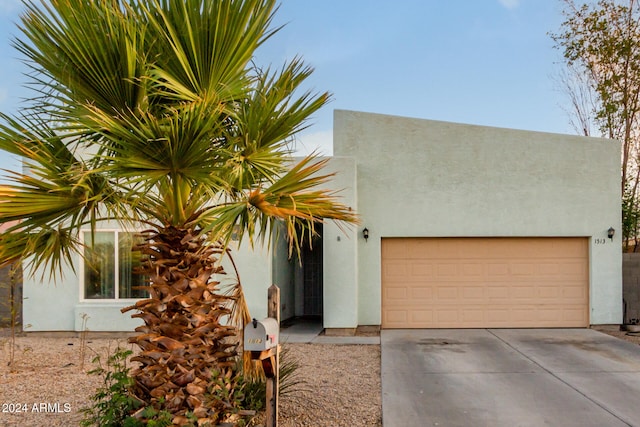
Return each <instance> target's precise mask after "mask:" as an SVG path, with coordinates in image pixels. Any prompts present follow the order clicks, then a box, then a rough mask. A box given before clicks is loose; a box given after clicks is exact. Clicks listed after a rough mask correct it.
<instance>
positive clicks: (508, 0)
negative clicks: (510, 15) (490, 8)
mask: <svg viewBox="0 0 640 427" xmlns="http://www.w3.org/2000/svg"><path fill="white" fill-rule="evenodd" d="M498 1H499V2H500V4H501V5H502V6H504V7H506V8H507V9H510V10H513V9H515V8H517V7H518V6H520V0H498Z"/></svg>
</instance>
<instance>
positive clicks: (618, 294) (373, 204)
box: [334, 110, 622, 325]
mask: <svg viewBox="0 0 640 427" xmlns="http://www.w3.org/2000/svg"><path fill="white" fill-rule="evenodd" d="M334 155H335V156H339V157H351V158H353V159H355V163H356V164H355V168H356V182H355V184H354V185H355V187H356V192H357V195H358V198H357V212H358V213H359V214H360V216H361V218H362V221H363V222H362V227H365V226H366V227H367V228H368V229H369V233H370V236H371V237H370V238H369V239H368V242H365V241H364V239H361V238H360V239H359V240H358V250H357V251H356V254H355V255H354V256H356V257H357V262H356V264H357V272H358V273H357V276H358V277H357V283H358V323H359V324H360V325H377V324H380V304H381V278H380V242H381V238H384V237H494V236H495V237H516V236H517V237H529V236H531V237H540V236H581V237H589V238H590V247H589V265H590V289H589V291H590V292H589V294H590V316H591V318H590V322H591V323H592V324H604V323H620V322H621V320H622V286H621V250H620V237H619V236H620V232H619V230H620V144H619V143H618V142H617V141H612V140H608V139H602V138H588V137H579V136H569V135H559V134H550V133H540V132H531V131H522V130H511V129H501V128H491V127H484V126H475V125H465V124H455V123H448V122H438V121H431V120H422V119H411V118H403V117H395V116H386V115H380V114H371V113H361V112H353V111H344V110H337V111H335V114H334ZM609 227H613V228H615V229H616V230H618V233H617V234H616V236H615V238H614V239H613V240H609V239H607V238H606V235H607V229H608V228H609Z"/></svg>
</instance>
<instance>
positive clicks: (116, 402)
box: [80, 347, 142, 427]
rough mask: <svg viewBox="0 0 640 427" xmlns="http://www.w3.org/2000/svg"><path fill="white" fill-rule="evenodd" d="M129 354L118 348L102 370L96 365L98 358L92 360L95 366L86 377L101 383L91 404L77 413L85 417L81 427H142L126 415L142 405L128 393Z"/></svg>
mask: <svg viewBox="0 0 640 427" xmlns="http://www.w3.org/2000/svg"><path fill="white" fill-rule="evenodd" d="M131 354H132V351H131V350H125V349H122V348H120V347H118V348H117V349H116V351H115V353H114V354H112V355H110V356H109V358H108V359H107V366H106V367H105V368H103V367H102V365H101V364H100V356H96V357H95V358H94V359H93V360H92V362H93V363H94V364H97V365H98V367H97V368H95V369H93V370H91V371H89V374H91V375H99V376H102V378H103V383H102V386H100V387H99V388H98V390H97V391H96V393H95V394H94V395H93V396H91V400H92V401H93V405H92V406H91V407H89V408H83V409H82V410H81V412H82V413H84V415H85V417H84V419H83V420H82V421H81V423H80V425H81V426H83V427H90V426H100V427H121V426H124V427H137V426H141V425H142V424H141V423H140V421H139V420H137V419H136V418H131V417H130V416H129V415H130V414H131V413H132V412H133V411H135V410H136V409H138V408H139V407H141V406H142V403H141V402H140V401H138V400H137V399H136V398H135V397H133V395H132V394H131V393H130V392H129V389H130V387H131V386H132V385H133V379H132V378H131V377H129V368H128V367H127V357H129V356H130V355H131Z"/></svg>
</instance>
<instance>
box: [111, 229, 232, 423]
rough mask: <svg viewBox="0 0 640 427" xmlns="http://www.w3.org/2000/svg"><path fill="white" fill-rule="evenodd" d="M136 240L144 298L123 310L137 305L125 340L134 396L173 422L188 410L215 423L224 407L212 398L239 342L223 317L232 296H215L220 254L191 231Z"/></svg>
mask: <svg viewBox="0 0 640 427" xmlns="http://www.w3.org/2000/svg"><path fill="white" fill-rule="evenodd" d="M143 237H144V239H145V241H144V243H142V244H141V245H139V247H138V249H139V250H140V251H141V252H142V255H143V256H142V260H143V262H142V266H141V268H140V272H141V273H143V274H145V275H147V276H148V278H149V279H150V284H149V286H148V291H149V298H147V299H143V300H140V301H138V302H137V303H136V304H135V305H134V306H131V307H126V308H124V309H123V310H122V311H123V312H125V311H129V310H133V309H135V310H139V312H138V313H136V314H133V315H132V317H138V318H141V319H142V320H143V321H144V325H143V326H139V327H138V328H136V331H137V332H139V333H140V334H139V335H137V336H135V337H132V338H130V339H129V341H130V342H132V343H135V344H137V345H138V346H139V347H140V349H141V351H140V353H139V354H138V355H137V356H136V357H134V358H133V359H132V360H134V361H136V362H139V363H140V366H139V367H138V368H137V369H134V370H133V371H132V376H133V378H134V380H135V386H134V393H135V394H136V395H137V397H138V398H140V399H141V400H142V401H144V402H145V403H146V404H147V405H152V406H154V407H156V408H157V409H161V410H167V411H169V412H170V413H171V414H173V415H174V418H173V423H174V424H177V425H183V424H186V423H187V417H186V415H187V414H188V413H192V414H193V415H194V416H195V417H196V418H198V423H197V425H201V424H204V423H206V422H210V423H211V424H213V425H215V424H217V423H219V422H221V421H223V420H224V417H225V414H227V413H228V412H229V409H230V407H229V406H230V405H229V402H225V401H224V400H223V399H216V398H212V396H215V395H216V394H218V395H219V394H220V393H216V391H218V392H220V390H216V387H220V382H219V379H220V378H227V379H229V378H230V376H231V374H232V371H233V368H234V366H235V364H236V355H237V350H236V347H237V345H238V343H237V341H236V340H235V338H236V336H237V330H236V328H235V327H233V326H229V325H227V324H226V320H227V319H225V317H227V316H228V315H229V314H230V309H229V307H228V306H229V303H230V302H232V298H230V297H228V296H223V295H220V294H219V290H218V285H219V284H220V283H219V281H216V280H215V276H214V275H216V274H223V273H224V272H223V270H222V267H221V266H220V265H219V260H220V257H221V254H222V253H223V251H222V249H221V248H220V247H219V246H217V245H211V244H204V239H203V238H202V236H200V235H199V233H198V232H197V231H194V230H190V229H179V228H175V227H168V228H165V229H160V230H158V231H147V232H145V233H143ZM214 370H215V372H214ZM229 381H231V380H230V379H229ZM227 386H228V387H229V386H230V387H232V386H233V384H230V383H228V384H227ZM224 392H225V393H226V392H231V394H233V390H225V391H224Z"/></svg>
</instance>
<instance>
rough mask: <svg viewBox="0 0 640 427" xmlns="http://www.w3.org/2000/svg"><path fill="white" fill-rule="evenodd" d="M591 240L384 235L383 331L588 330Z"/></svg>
mask: <svg viewBox="0 0 640 427" xmlns="http://www.w3.org/2000/svg"><path fill="white" fill-rule="evenodd" d="M588 250H589V247H588V240H587V238H387V239H382V327H383V328H485V327H492V328H495V327H509V328H517V327H522V328H526V327H585V326H588V325H589V294H588V289H589V266H588Z"/></svg>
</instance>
